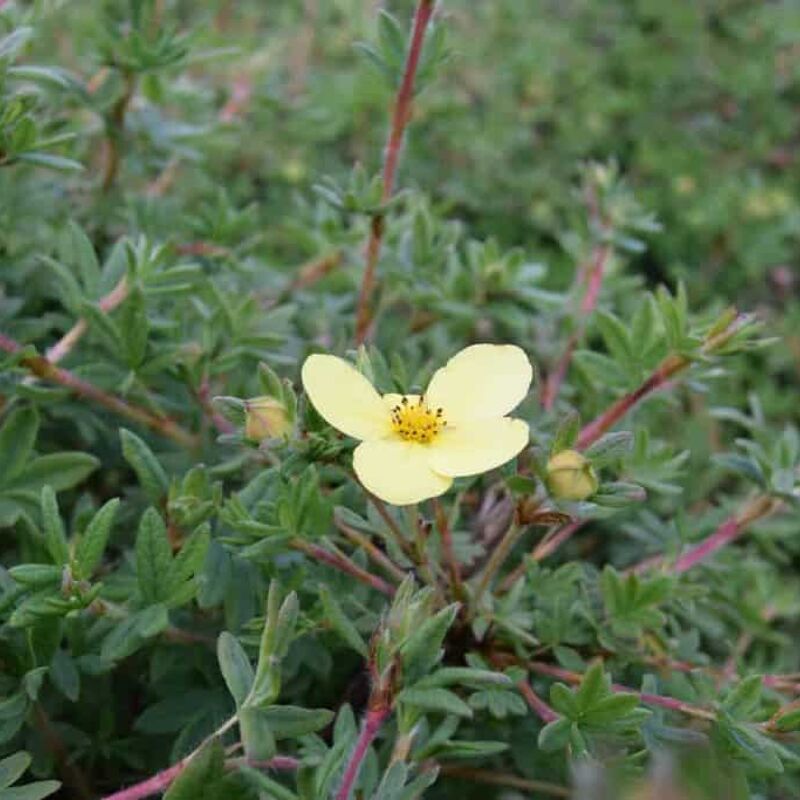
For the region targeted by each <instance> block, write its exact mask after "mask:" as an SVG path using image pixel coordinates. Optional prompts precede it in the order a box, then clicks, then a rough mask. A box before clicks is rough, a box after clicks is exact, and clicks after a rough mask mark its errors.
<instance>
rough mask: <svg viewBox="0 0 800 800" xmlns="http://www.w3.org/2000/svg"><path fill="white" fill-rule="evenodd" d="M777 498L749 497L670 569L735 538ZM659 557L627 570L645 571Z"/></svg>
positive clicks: (680, 569)
mask: <svg viewBox="0 0 800 800" xmlns="http://www.w3.org/2000/svg"><path fill="white" fill-rule="evenodd" d="M780 505H781V503H780V501H779V500H776V499H775V498H774V497H770V496H768V495H759V496H758V497H756V498H754V499H753V500H751V501H750V502H749V503H748V504H747V505H746V506H745V507H744V508H743V509H742V510H741V511H739V512H738V513H736V514H733V515H732V516H730V517H728V519H726V520H725V521H724V522H723V523H722V524H721V525H720V526H719V527H718V528H717V529H716V530H715V531H714V532H713V533H712V534H711V535H710V536H707V537H706V538H705V539H703V540H702V541H701V542H698V543H697V544H696V545H694V546H693V547H690V548H689V549H688V550H686V551H685V552H684V553H682V554H681V555H680V556H679V557H678V559H677V560H676V561H675V563H674V564H673V565H672V567H671V568H670V571H671V572H673V573H675V574H677V575H680V574H682V573H684V572H687V571H688V570H690V569H691V568H692V567H694V566H695V565H696V564H699V563H700V562H702V561H705V560H706V559H707V558H709V557H710V556H711V555H713V554H714V553H716V552H717V550H720V549H721V548H723V547H725V546H726V545H728V544H730V543H731V542H733V541H734V540H736V539H738V538H739V536H741V535H742V534H743V533H744V532H745V531H746V530H747V528H748V527H749V526H750V525H751V524H752V523H753V522H755V521H756V520H758V519H762V518H763V517H766V516H769V515H770V514H772V513H773V512H775V511H777V510H778V508H780ZM665 560H666V559H665V558H664V557H663V556H656V557H655V558H648V559H646V560H645V561H642V562H641V563H640V564H637V565H636V566H635V567H633V568H632V569H631V571H632V572H637V573H639V572H645V571H647V570H649V569H653V568H655V567H659V566H661V565H663V564H664V563H665Z"/></svg>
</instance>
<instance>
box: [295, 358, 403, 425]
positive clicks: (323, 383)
mask: <svg viewBox="0 0 800 800" xmlns="http://www.w3.org/2000/svg"><path fill="white" fill-rule="evenodd" d="M302 378H303V386H304V388H305V390H306V394H307V395H308V398H309V400H310V401H311V403H312V404H313V406H314V408H316V409H317V411H318V412H319V413H320V415H321V416H322V417H324V418H325V420H326V421H327V422H329V423H330V424H331V425H333V427H334V428H337V429H338V430H340V431H341V432H342V433H346V434H347V435H348V436H352V437H354V438H356V439H380V438H382V437H383V436H386V435H387V434H388V433H389V432H390V431H391V429H392V425H391V416H390V415H389V413H388V412H387V410H386V406H385V405H384V403H383V401H382V400H381V396H380V395H379V394H378V393H377V392H376V391H375V389H374V387H373V386H372V384H371V383H370V382H369V381H368V380H367V379H366V378H365V377H364V376H363V375H362V374H361V373H360V372H359V371H358V370H357V369H356V368H355V367H354V366H352V365H351V364H349V363H348V362H347V361H345V360H344V359H341V358H337V357H336V356H329V355H321V354H316V355H312V356H309V357H308V358H307V359H306V360H305V363H304V364H303V370H302Z"/></svg>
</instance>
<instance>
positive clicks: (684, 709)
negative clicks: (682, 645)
mask: <svg viewBox="0 0 800 800" xmlns="http://www.w3.org/2000/svg"><path fill="white" fill-rule="evenodd" d="M522 666H526V667H527V668H528V669H530V670H531V672H536V673H537V674H539V675H547V676H549V677H551V678H557V679H558V680H562V681H565V682H566V683H571V684H579V683H581V682H582V681H583V675H581V674H580V673H579V672H573V671H572V670H568V669H562V668H561V667H557V666H555V665H554V664H547V663H545V662H543V661H528V662H523V663H522ZM611 688H612V689H613V690H614V691H615V692H626V693H628V694H635V695H636V696H637V697H638V698H639V699H640V700H641V701H642V702H643V703H644V704H645V705H648V706H661V707H662V708H668V709H670V710H672V711H679V712H681V713H682V714H687V715H688V716H692V717H697V718H699V719H704V720H709V721H712V722H713V721H714V720H715V719H716V714H715V713H714V712H713V711H709V710H708V709H706V708H701V707H700V706H696V705H693V704H691V703H685V702H683V700H677V699H676V698H674V697H665V696H664V695H660V694H650V693H648V692H637V691H636V690H635V689H631V688H630V687H628V686H623V685H622V684H619V683H614V684H612V685H611Z"/></svg>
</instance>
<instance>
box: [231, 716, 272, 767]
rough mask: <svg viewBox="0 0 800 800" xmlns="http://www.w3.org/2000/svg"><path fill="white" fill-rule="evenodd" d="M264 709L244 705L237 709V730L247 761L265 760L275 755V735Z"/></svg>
mask: <svg viewBox="0 0 800 800" xmlns="http://www.w3.org/2000/svg"><path fill="white" fill-rule="evenodd" d="M265 711H266V709H263V708H257V707H255V706H244V707H243V708H241V709H240V710H239V732H240V733H241V736H242V744H243V745H244V753H245V757H246V758H247V759H248V760H249V761H266V760H267V759H270V758H272V756H274V755H275V750H276V745H275V737H274V736H273V735H272V731H271V729H270V725H269V719H268V718H267V715H266V713H265Z"/></svg>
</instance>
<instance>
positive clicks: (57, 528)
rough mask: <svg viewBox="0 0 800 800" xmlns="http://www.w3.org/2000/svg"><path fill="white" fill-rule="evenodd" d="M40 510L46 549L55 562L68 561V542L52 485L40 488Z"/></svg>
mask: <svg viewBox="0 0 800 800" xmlns="http://www.w3.org/2000/svg"><path fill="white" fill-rule="evenodd" d="M41 511H42V522H43V525H44V538H45V543H46V544H47V551H48V552H49V553H50V557H51V558H52V559H53V562H54V563H55V564H59V565H61V564H66V563H67V562H68V561H69V544H68V543H67V535H66V533H65V531H64V523H63V522H62V520H61V514H60V512H59V510H58V501H57V500H56V493H55V491H54V490H53V487H52V486H45V487H44V488H43V489H42V495H41Z"/></svg>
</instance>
